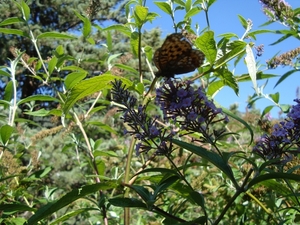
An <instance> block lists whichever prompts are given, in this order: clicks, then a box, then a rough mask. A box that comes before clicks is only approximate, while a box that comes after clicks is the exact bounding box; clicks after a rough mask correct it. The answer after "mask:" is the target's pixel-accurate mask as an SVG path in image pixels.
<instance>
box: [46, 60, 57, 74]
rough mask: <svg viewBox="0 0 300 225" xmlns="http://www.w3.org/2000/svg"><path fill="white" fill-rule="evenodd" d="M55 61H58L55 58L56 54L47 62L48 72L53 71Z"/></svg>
mask: <svg viewBox="0 0 300 225" xmlns="http://www.w3.org/2000/svg"><path fill="white" fill-rule="evenodd" d="M57 61H58V60H57V58H56V56H53V57H52V58H51V59H50V61H49V63H48V71H49V74H52V73H53V71H54V69H55V66H56V63H57Z"/></svg>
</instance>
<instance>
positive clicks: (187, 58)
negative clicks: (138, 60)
mask: <svg viewBox="0 0 300 225" xmlns="http://www.w3.org/2000/svg"><path fill="white" fill-rule="evenodd" d="M153 61H154V64H155V66H156V67H157V69H158V72H157V73H156V76H157V77H168V78H169V77H174V75H175V74H183V73H188V72H192V71H194V70H195V69H196V68H198V67H199V66H200V65H202V64H203V61H204V54H203V53H202V52H201V51H199V50H196V49H193V48H192V45H191V44H190V43H189V42H188V41H187V40H186V39H184V36H183V35H182V34H179V33H174V34H171V35H169V36H168V37H167V38H166V40H165V41H164V43H163V45H162V46H161V47H160V48H159V49H157V50H156V52H155V53H154V57H153Z"/></svg>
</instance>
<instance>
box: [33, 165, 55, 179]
mask: <svg viewBox="0 0 300 225" xmlns="http://www.w3.org/2000/svg"><path fill="white" fill-rule="evenodd" d="M51 171H52V168H51V167H50V166H48V167H46V168H44V169H42V170H38V171H35V172H34V173H32V174H30V176H29V177H28V178H31V179H32V178H34V179H41V178H43V177H45V176H46V175H47V174H49V173H50V172H51Z"/></svg>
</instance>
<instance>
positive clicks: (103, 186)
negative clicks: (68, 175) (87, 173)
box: [26, 181, 118, 225]
mask: <svg viewBox="0 0 300 225" xmlns="http://www.w3.org/2000/svg"><path fill="white" fill-rule="evenodd" d="M117 186H118V184H117V183H116V182H112V181H107V182H102V183H100V184H92V185H86V186H83V187H81V188H76V189H74V190H72V191H71V192H69V193H67V194H66V195H64V196H63V197H62V198H60V199H59V200H57V201H55V202H50V203H48V204H46V205H44V206H42V207H40V208H39V209H38V210H37V211H36V212H35V214H34V215H33V216H31V217H30V218H29V219H28V221H27V223H26V224H27V225H35V224H37V223H38V222H39V221H41V220H42V219H45V218H47V217H48V216H50V215H52V214H53V213H55V212H57V211H58V210H60V209H62V208H63V207H65V206H67V205H69V204H71V203H73V202H74V201H76V200H77V199H79V198H83V197H86V196H87V195H89V194H93V193H95V192H97V191H99V190H108V189H114V188H116V187H117Z"/></svg>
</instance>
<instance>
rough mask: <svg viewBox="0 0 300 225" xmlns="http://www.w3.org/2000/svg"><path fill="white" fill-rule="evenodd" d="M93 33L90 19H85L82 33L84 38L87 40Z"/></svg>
mask: <svg viewBox="0 0 300 225" xmlns="http://www.w3.org/2000/svg"><path fill="white" fill-rule="evenodd" d="M91 31H92V24H91V21H90V20H89V19H88V18H84V20H83V31H82V34H83V37H85V38H87V37H88V36H89V35H90V34H91Z"/></svg>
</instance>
